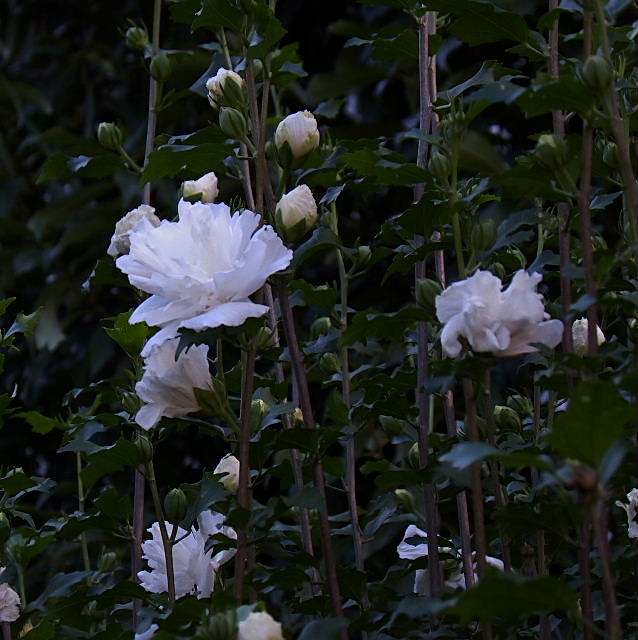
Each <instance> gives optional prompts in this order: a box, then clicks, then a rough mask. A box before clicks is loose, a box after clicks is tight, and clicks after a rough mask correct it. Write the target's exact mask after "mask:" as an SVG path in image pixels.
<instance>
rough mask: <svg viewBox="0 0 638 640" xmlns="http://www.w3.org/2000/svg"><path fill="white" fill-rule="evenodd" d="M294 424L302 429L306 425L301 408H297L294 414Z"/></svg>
mask: <svg viewBox="0 0 638 640" xmlns="http://www.w3.org/2000/svg"><path fill="white" fill-rule="evenodd" d="M292 422H293V424H294V425H295V427H298V428H301V427H303V426H305V424H306V423H305V421H304V419H303V411H302V410H301V409H300V408H299V407H297V408H296V409H295V410H294V411H293V412H292Z"/></svg>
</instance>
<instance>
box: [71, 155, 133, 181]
mask: <svg viewBox="0 0 638 640" xmlns="http://www.w3.org/2000/svg"><path fill="white" fill-rule="evenodd" d="M68 167H69V170H70V171H71V173H77V174H78V175H80V176H82V177H84V178H106V177H107V176H112V175H113V174H114V173H115V172H116V171H118V170H119V169H123V168H124V162H123V161H122V159H121V158H120V156H118V155H115V154H114V153H110V154H107V155H103V156H77V157H75V158H69V161H68Z"/></svg>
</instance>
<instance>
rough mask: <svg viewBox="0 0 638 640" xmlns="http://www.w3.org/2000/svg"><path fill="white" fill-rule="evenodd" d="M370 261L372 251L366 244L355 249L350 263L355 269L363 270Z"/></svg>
mask: <svg viewBox="0 0 638 640" xmlns="http://www.w3.org/2000/svg"><path fill="white" fill-rule="evenodd" d="M371 259H372V250H371V249H370V247H369V246H368V245H367V244H362V245H361V246H360V247H357V248H356V249H355V250H354V253H353V254H352V261H353V263H354V266H355V267H356V268H357V269H364V268H365V267H366V266H367V265H368V264H369V262H370V260H371Z"/></svg>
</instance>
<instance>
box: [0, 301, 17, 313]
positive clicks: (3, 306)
mask: <svg viewBox="0 0 638 640" xmlns="http://www.w3.org/2000/svg"><path fill="white" fill-rule="evenodd" d="M14 301H15V298H5V299H4V300H0V316H1V315H4V312H5V311H6V310H7V309H8V307H9V305H10V304H11V303H12V302H14Z"/></svg>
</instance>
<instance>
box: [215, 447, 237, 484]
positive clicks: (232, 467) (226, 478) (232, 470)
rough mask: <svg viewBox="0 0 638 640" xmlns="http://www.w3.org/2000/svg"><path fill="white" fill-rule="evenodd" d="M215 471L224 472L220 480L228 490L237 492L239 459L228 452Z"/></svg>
mask: <svg viewBox="0 0 638 640" xmlns="http://www.w3.org/2000/svg"><path fill="white" fill-rule="evenodd" d="M213 473H223V474H224V475H223V476H222V477H221V478H220V479H219V481H220V482H221V483H222V484H223V485H224V488H225V489H226V491H231V492H235V491H237V487H238V486H239V460H237V458H236V457H235V456H233V455H231V454H230V453H227V454H226V455H225V456H224V457H223V458H222V459H221V460H220V461H219V462H218V463H217V466H216V467H215V469H214V470H213Z"/></svg>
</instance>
